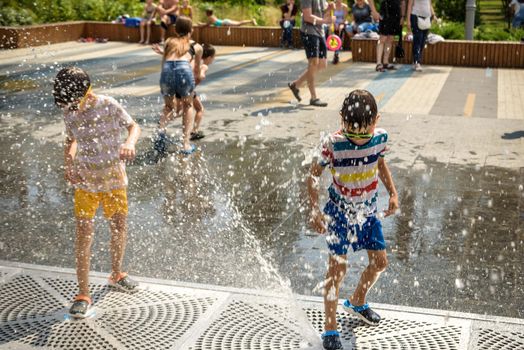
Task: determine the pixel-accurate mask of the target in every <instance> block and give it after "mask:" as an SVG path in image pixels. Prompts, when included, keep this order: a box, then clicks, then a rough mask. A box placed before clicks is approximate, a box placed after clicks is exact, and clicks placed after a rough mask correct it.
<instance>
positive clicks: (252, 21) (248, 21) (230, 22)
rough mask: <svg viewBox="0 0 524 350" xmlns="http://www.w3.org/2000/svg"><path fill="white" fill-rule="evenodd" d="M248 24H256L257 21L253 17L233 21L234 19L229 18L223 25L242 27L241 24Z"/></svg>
mask: <svg viewBox="0 0 524 350" xmlns="http://www.w3.org/2000/svg"><path fill="white" fill-rule="evenodd" d="M247 24H252V25H254V26H256V25H257V21H256V20H255V19H254V18H253V19H246V20H243V21H233V20H230V19H228V20H224V22H223V25H224V26H227V27H240V26H244V25H247Z"/></svg>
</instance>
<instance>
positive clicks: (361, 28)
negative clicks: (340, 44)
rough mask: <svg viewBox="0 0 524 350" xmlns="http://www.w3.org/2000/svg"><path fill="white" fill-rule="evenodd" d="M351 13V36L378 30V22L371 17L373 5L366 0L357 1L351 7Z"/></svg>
mask: <svg viewBox="0 0 524 350" xmlns="http://www.w3.org/2000/svg"><path fill="white" fill-rule="evenodd" d="M351 15H352V17H353V23H351V26H349V27H348V30H347V32H348V34H349V35H350V36H353V35H355V34H357V33H365V32H368V31H372V32H378V24H377V23H374V22H373V19H372V18H371V7H370V6H369V5H368V4H367V3H366V2H365V1H364V0H356V1H355V4H353V6H352V7H351Z"/></svg>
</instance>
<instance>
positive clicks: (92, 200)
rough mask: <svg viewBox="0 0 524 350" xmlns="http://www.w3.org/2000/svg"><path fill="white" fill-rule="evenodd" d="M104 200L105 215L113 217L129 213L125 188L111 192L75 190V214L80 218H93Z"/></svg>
mask: <svg viewBox="0 0 524 350" xmlns="http://www.w3.org/2000/svg"><path fill="white" fill-rule="evenodd" d="M100 202H102V207H103V208H104V216H105V217H106V218H108V219H109V218H111V217H113V215H115V214H124V215H127V191H126V189H125V188H122V189H119V190H112V191H111V192H88V191H84V190H81V189H76V190H75V216H76V217H77V218H80V219H92V218H94V217H95V214H96V210H97V209H98V206H99V205H100Z"/></svg>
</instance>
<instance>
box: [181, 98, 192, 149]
mask: <svg viewBox="0 0 524 350" xmlns="http://www.w3.org/2000/svg"><path fill="white" fill-rule="evenodd" d="M192 105H193V96H187V97H183V98H182V113H183V115H182V124H183V132H184V150H186V151H189V150H190V149H191V144H190V142H189V139H190V138H191V131H192V130H193V115H192V113H191V107H192Z"/></svg>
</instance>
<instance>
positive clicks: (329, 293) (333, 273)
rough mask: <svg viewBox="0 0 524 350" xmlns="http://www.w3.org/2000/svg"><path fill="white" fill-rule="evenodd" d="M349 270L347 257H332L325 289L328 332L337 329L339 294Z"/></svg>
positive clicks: (325, 326) (326, 328)
mask: <svg viewBox="0 0 524 350" xmlns="http://www.w3.org/2000/svg"><path fill="white" fill-rule="evenodd" d="M346 269H347V260H346V256H345V255H330V256H329V267H328V272H327V274H326V285H325V287H324V312H325V314H326V319H325V325H324V328H325V330H326V331H334V330H336V329H337V305H338V292H339V289H340V285H341V283H342V281H343V280H344V276H345V275H346Z"/></svg>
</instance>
